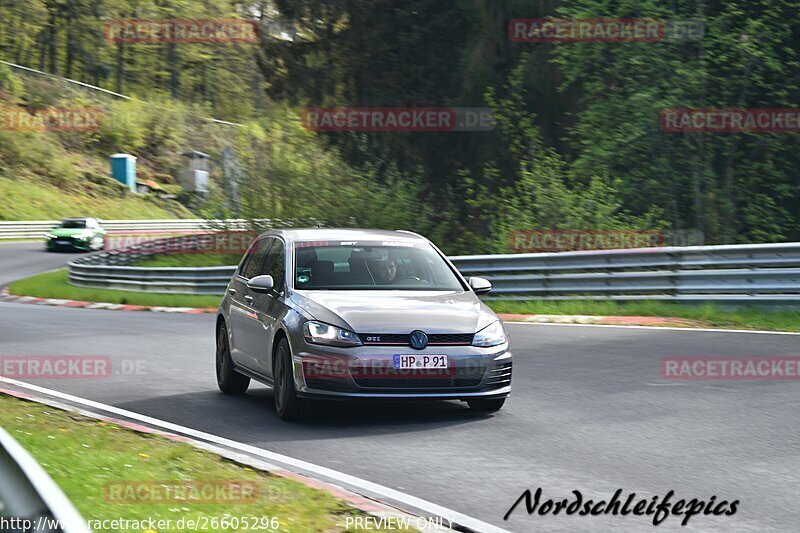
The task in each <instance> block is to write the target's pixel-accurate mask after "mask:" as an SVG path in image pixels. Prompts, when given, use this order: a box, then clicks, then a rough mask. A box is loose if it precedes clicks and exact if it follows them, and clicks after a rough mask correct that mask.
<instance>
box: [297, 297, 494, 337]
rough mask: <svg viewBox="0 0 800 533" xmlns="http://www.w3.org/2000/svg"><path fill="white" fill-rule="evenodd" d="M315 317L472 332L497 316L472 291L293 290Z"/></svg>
mask: <svg viewBox="0 0 800 533" xmlns="http://www.w3.org/2000/svg"><path fill="white" fill-rule="evenodd" d="M292 300H293V301H294V302H295V303H296V304H297V305H298V306H300V307H301V308H303V309H304V310H305V311H306V312H307V313H308V314H310V315H311V316H312V317H313V318H314V319H315V320H319V321H322V322H327V323H329V324H333V325H336V326H339V327H343V328H347V329H349V330H351V331H355V332H356V333H410V332H412V331H414V330H415V329H420V330H422V331H425V332H426V333H475V332H477V331H479V330H481V329H483V328H484V327H485V326H487V325H489V324H490V323H492V322H493V321H495V320H497V317H496V316H495V314H494V313H493V312H492V310H491V309H489V308H488V307H487V306H486V305H485V304H483V303H482V302H481V301H480V299H478V297H477V296H475V293H473V292H463V291H459V292H453V291H446V292H444V291H442V292H439V291H436V292H432V291H330V290H329V291H295V292H294V293H293V294H292Z"/></svg>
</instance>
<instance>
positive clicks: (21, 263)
mask: <svg viewBox="0 0 800 533" xmlns="http://www.w3.org/2000/svg"><path fill="white" fill-rule="evenodd" d="M81 255H82V254H80V253H54V252H53V253H51V252H47V251H46V250H45V249H44V241H35V242H2V241H0V287H2V286H3V285H6V284H7V283H10V282H12V281H14V280H16V279H20V278H24V277H27V276H32V275H34V274H38V273H39V272H44V271H46V270H51V269H53V268H58V267H61V266H66V264H67V262H69V261H71V260H73V259H76V258H78V257H80V256H81Z"/></svg>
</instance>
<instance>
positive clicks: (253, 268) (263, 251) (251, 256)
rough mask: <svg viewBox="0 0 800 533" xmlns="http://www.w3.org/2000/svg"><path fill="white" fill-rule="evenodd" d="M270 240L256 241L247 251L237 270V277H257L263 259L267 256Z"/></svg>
mask: <svg viewBox="0 0 800 533" xmlns="http://www.w3.org/2000/svg"><path fill="white" fill-rule="evenodd" d="M272 240H273V239H272V238H271V237H270V238H266V239H262V240H260V241H258V242H257V243H256V244H255V245H253V246H252V247H251V248H250V249H249V250H248V251H247V257H246V258H245V260H244V262H243V263H242V266H241V267H240V268H239V275H240V276H242V277H243V278H247V279H250V278H254V277H256V276H258V271H259V269H260V268H261V265H262V264H264V259H265V258H266V256H267V251H268V250H269V245H270V244H271V243H272Z"/></svg>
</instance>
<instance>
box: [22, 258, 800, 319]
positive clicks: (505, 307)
mask: <svg viewBox="0 0 800 533" xmlns="http://www.w3.org/2000/svg"><path fill="white" fill-rule="evenodd" d="M193 257H203V256H194V255H174V256H169V255H168V256H161V257H157V258H153V259H154V260H157V259H164V260H165V263H166V262H167V260H175V261H178V262H180V261H184V260H185V261H192V260H193V259H192V258H193ZM218 257H224V256H218ZM149 266H199V265H191V264H187V263H182V264H164V263H157V264H151V265H149ZM205 266H209V265H207V264H205ZM9 290H10V292H11V294H16V295H20V296H37V297H39V298H59V299H64V300H82V301H87V302H108V303H113V304H128V305H147V306H164V307H217V306H218V305H219V302H220V299H221V297H220V296H207V295H195V294H163V293H151V292H133V291H117V290H112V289H92V288H88V287H75V286H73V285H70V284H69V283H67V271H66V269H64V270H57V271H54V272H46V273H44V274H38V275H36V276H33V277H30V278H26V279H23V280H19V281H15V282H14V283H12V284H11V286H10V287H9ZM486 304H488V305H489V307H491V308H492V309H494V311H495V312H497V313H515V314H516V313H519V314H526V315H594V316H648V317H650V316H652V317H666V318H676V319H686V320H691V321H693V323H691V324H685V323H684V324H682V323H680V322H676V323H675V324H670V325H675V326H682V325H683V326H689V327H708V328H727V329H758V330H766V331H800V311H796V310H775V311H770V310H766V309H763V308H758V307H746V308H730V309H726V308H722V307H719V306H717V305H714V304H710V303H709V304H702V305H690V304H675V303H670V302H659V301H652V300H650V301H648V300H643V301H636V302H598V301H592V300H571V301H548V300H486Z"/></svg>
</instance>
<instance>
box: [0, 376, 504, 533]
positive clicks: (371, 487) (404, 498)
mask: <svg viewBox="0 0 800 533" xmlns="http://www.w3.org/2000/svg"><path fill="white" fill-rule="evenodd" d="M0 382H4V383H8V384H11V385H16V386H17V387H22V388H24V389H28V390H33V391H36V392H40V393H43V394H46V395H49V396H52V397H54V398H60V399H62V400H66V401H68V402H73V403H76V404H79V405H82V406H85V407H90V408H92V409H99V410H101V411H105V412H107V413H113V414H116V415H120V416H123V417H126V418H130V419H132V420H138V421H139V422H144V423H145V424H149V425H151V426H154V427H158V428H161V429H165V430H167V431H171V432H173V433H178V434H182V435H187V436H190V437H194V438H196V439H199V440H204V441H207V442H213V443H214V444H218V445H220V446H225V447H228V448H232V449H235V450H239V451H241V452H245V453H248V454H251V455H255V456H258V457H262V458H264V459H267V460H269V461H272V462H275V463H279V464H282V465H288V466H291V467H294V468H297V469H300V470H304V471H307V472H312V473H314V474H317V475H320V476H324V477H327V478H330V479H333V480H336V481H337V482H339V483H343V484H346V485H350V486H351V487H356V488H359V489H361V490H364V491H367V493H368V494H372V495H375V496H379V497H381V498H388V499H390V500H394V501H396V502H400V503H401V504H403V505H407V506H409V507H410V508H414V509H419V510H422V511H425V512H426V513H430V514H431V515H434V516H440V517H442V518H444V519H445V520H447V521H448V522H450V523H453V524H459V525H461V526H466V527H468V528H470V529H473V530H475V531H480V532H485V533H510V532H508V531H507V530H505V529H502V528H499V527H496V526H493V525H491V524H487V523H486V522H482V521H480V520H478V519H476V518H472V517H470V516H467V515H465V514H461V513H459V512H457V511H453V510H451V509H448V508H446V507H442V506H441V505H437V504H435V503H431V502H429V501H427V500H423V499H421V498H417V497H416V496H411V495H410V494H405V493H403V492H400V491H397V490H394V489H391V488H389V487H384V486H383V485H379V484H377V483H373V482H372V481H367V480H366V479H361V478H358V477H355V476H351V475H349V474H345V473H343V472H338V471H336V470H332V469H330V468H326V467H324V466H319V465H315V464H314V463H309V462H306V461H302V460H300V459H295V458H293V457H289V456H287V455H282V454H279V453H275V452H270V451H268V450H263V449H261V448H257V447H255V446H251V445H249V444H244V443H241V442H237V441H234V440H230V439H226V438H225V437H220V436H218V435H213V434H211V433H206V432H204V431H199V430H196V429H192V428H188V427H185V426H181V425H179V424H173V423H172V422H167V421H165V420H160V419H158V418H153V417H150V416H147V415H141V414H139V413H135V412H133V411H128V410H126V409H120V408H119V407H114V406H112V405H107V404H103V403H100V402H95V401H94V400H87V399H85V398H81V397H79V396H73V395H71V394H67V393H64V392H59V391H56V390H52V389H47V388H44V387H40V386H38V385H32V384H30V383H25V382H23V381H17V380H16V379H11V378H7V377H4V376H0Z"/></svg>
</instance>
